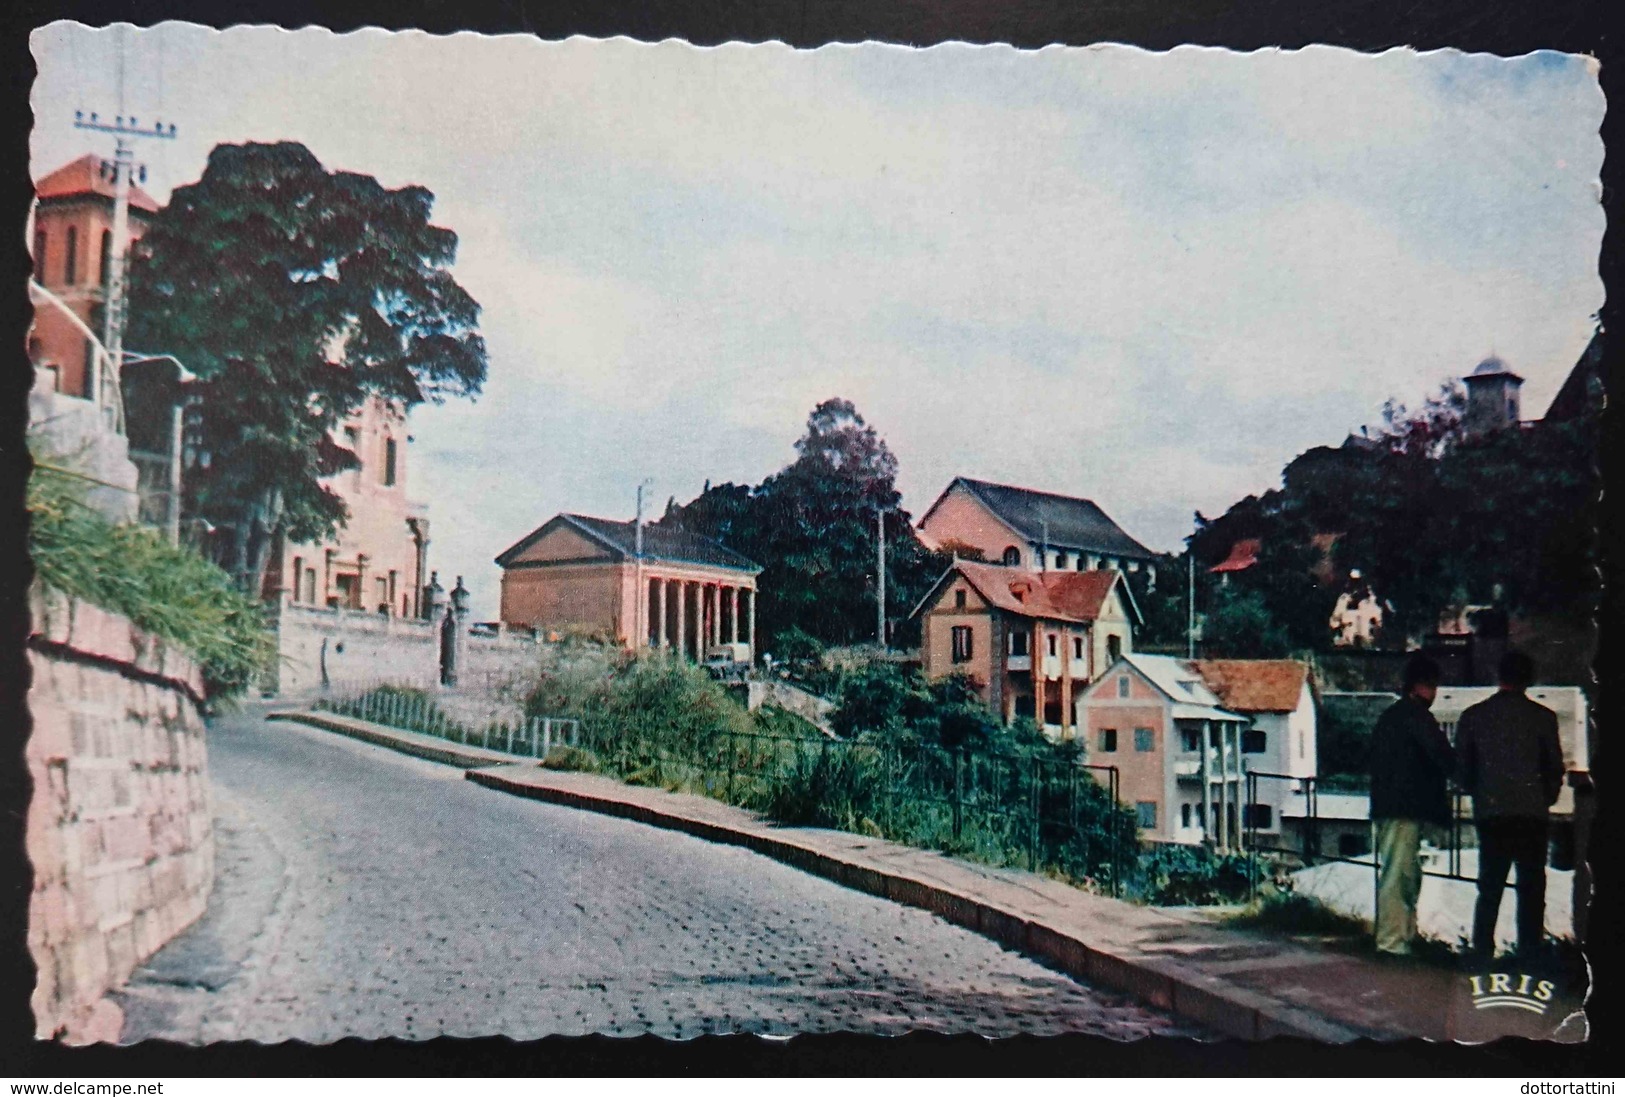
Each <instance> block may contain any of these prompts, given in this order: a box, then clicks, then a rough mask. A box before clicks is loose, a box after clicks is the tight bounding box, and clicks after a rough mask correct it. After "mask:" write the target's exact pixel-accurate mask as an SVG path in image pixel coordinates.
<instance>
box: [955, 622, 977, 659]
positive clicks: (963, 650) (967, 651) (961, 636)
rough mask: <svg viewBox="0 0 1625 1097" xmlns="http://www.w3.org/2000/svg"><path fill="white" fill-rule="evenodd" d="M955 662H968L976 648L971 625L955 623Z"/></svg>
mask: <svg viewBox="0 0 1625 1097" xmlns="http://www.w3.org/2000/svg"><path fill="white" fill-rule="evenodd" d="M953 645H954V662H956V663H968V662H970V659H971V653H972V651H973V650H974V642H973V641H972V640H971V630H970V626H969V625H955V626H954V628H953Z"/></svg>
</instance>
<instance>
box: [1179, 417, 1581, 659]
mask: <svg viewBox="0 0 1625 1097" xmlns="http://www.w3.org/2000/svg"><path fill="white" fill-rule="evenodd" d="M1461 407H1462V398H1461V394H1460V391H1459V388H1458V387H1456V386H1452V385H1445V386H1442V387H1441V388H1440V389H1439V391H1438V392H1437V394H1436V395H1434V396H1431V397H1429V398H1428V400H1427V401H1426V402H1425V403H1424V404H1423V406H1422V407H1420V408H1418V409H1415V410H1414V411H1412V410H1407V409H1405V408H1403V407H1402V406H1400V405H1398V404H1397V403H1395V402H1393V401H1390V402H1389V403H1388V405H1387V406H1385V408H1384V414H1383V419H1384V422H1383V425H1382V426H1381V427H1380V428H1379V429H1378V430H1377V431H1374V432H1366V434H1365V436H1364V437H1363V438H1361V439H1357V440H1353V441H1352V442H1351V443H1349V444H1345V445H1343V446H1340V447H1337V448H1329V447H1319V448H1316V449H1312V450H1309V451H1308V452H1306V453H1304V454H1302V455H1300V456H1299V457H1297V458H1295V459H1294V460H1293V461H1292V462H1291V463H1290V464H1289V465H1288V466H1287V467H1286V469H1285V472H1284V474H1283V477H1282V486H1281V488H1280V489H1278V490H1274V491H1269V492H1265V493H1264V494H1263V495H1262V496H1258V497H1248V498H1247V499H1244V500H1242V501H1241V502H1239V503H1237V504H1236V505H1235V506H1233V507H1231V508H1230V510H1229V511H1227V512H1226V513H1225V514H1224V515H1222V516H1221V517H1219V518H1217V519H1214V520H1212V521H1207V520H1204V519H1202V518H1201V517H1200V516H1198V529H1197V532H1196V534H1195V535H1194V536H1193V538H1192V548H1193V550H1194V551H1195V552H1196V553H1197V558H1198V561H1199V566H1202V565H1203V564H1212V563H1215V562H1217V560H1218V559H1220V558H1222V556H1223V555H1224V553H1225V552H1226V551H1228V549H1229V546H1230V545H1231V544H1233V543H1234V542H1235V541H1236V540H1240V539H1242V538H1249V537H1256V538H1259V539H1260V540H1261V541H1262V549H1261V551H1260V554H1259V562H1258V564H1257V565H1255V566H1254V567H1252V568H1248V569H1247V570H1245V571H1242V572H1239V573H1236V574H1234V575H1233V576H1232V577H1231V582H1232V585H1233V586H1234V587H1235V589H1234V590H1231V591H1227V592H1226V593H1225V594H1224V596H1223V601H1224V606H1223V610H1224V613H1225V615H1226V616H1227V620H1228V624H1226V625H1225V629H1224V634H1225V635H1226V636H1228V637H1229V642H1230V644H1231V645H1232V646H1236V647H1253V646H1257V645H1256V644H1254V643H1253V642H1252V641H1250V640H1248V639H1247V638H1246V634H1247V633H1249V632H1252V633H1255V634H1256V633H1259V632H1260V631H1262V630H1266V629H1280V630H1282V632H1284V635H1285V637H1286V642H1287V644H1288V646H1289V647H1292V648H1306V647H1318V646H1323V645H1324V644H1325V643H1326V642H1327V640H1329V633H1328V631H1327V629H1326V627H1325V623H1326V619H1327V615H1328V614H1329V612H1330V610H1331V606H1332V602H1333V600H1334V599H1335V597H1336V593H1337V590H1338V589H1339V587H1340V585H1341V580H1342V577H1344V576H1347V575H1349V573H1350V572H1352V571H1355V570H1358V571H1359V572H1360V573H1361V576H1362V579H1363V581H1365V582H1367V583H1369V584H1370V586H1371V588H1372V589H1373V590H1375V591H1376V593H1377V594H1378V595H1379V596H1380V597H1381V598H1382V599H1383V602H1384V605H1385V607H1386V613H1387V616H1386V619H1385V621H1384V633H1385V635H1387V636H1389V637H1391V638H1393V639H1395V640H1403V639H1405V638H1406V637H1416V636H1419V635H1421V634H1424V633H1426V632H1427V631H1429V630H1431V629H1432V628H1433V627H1434V624H1435V622H1436V621H1437V619H1438V615H1439V613H1440V611H1441V610H1444V609H1447V608H1452V607H1460V606H1462V605H1466V604H1478V605H1494V606H1497V607H1499V608H1501V609H1503V610H1506V611H1508V612H1511V613H1515V614H1524V615H1538V616H1546V617H1555V618H1558V619H1562V620H1567V621H1570V622H1582V623H1583V622H1585V621H1586V620H1587V619H1588V618H1589V615H1590V614H1591V612H1592V610H1593V608H1594V602H1595V599H1596V597H1597V576H1596V571H1595V560H1594V555H1595V536H1594V532H1593V531H1594V530H1595V528H1596V523H1597V520H1598V509H1597V507H1598V503H1597V500H1598V494H1599V490H1600V477H1599V475H1598V472H1597V469H1596V467H1595V461H1596V452H1597V451H1596V447H1597V431H1598V423H1597V418H1596V415H1595V413H1594V412H1593V413H1591V414H1589V415H1582V416H1579V417H1576V418H1573V419H1570V420H1565V421H1544V422H1540V423H1537V424H1534V425H1533V426H1532V427H1530V428H1528V429H1520V428H1512V429H1506V430H1501V431H1496V432H1493V433H1489V434H1483V435H1478V436H1473V435H1470V434H1467V433H1466V432H1464V431H1463V429H1462V426H1461ZM1201 604H1202V603H1201V595H1200V594H1199V595H1198V605H1199V607H1200V606H1201ZM1249 619H1251V620H1250V622H1249Z"/></svg>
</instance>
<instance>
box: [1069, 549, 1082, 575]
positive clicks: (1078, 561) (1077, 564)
mask: <svg viewBox="0 0 1625 1097" xmlns="http://www.w3.org/2000/svg"><path fill="white" fill-rule="evenodd" d="M1072 566H1073V567H1074V568H1076V569H1077V570H1078V571H1082V570H1083V553H1081V552H1080V553H1078V558H1077V559H1076V560H1074V561H1073V563H1072Z"/></svg>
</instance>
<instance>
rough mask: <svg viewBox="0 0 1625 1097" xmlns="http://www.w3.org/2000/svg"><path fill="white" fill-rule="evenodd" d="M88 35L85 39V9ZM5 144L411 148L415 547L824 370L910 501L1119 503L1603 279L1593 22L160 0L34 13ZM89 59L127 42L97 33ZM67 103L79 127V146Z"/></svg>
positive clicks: (1163, 528)
mask: <svg viewBox="0 0 1625 1097" xmlns="http://www.w3.org/2000/svg"><path fill="white" fill-rule="evenodd" d="M121 43H122V53H123V57H124V61H123V64H122V66H121V65H120V64H119V60H118V58H119V55H120V52H121V51H120V44H121ZM33 49H34V54H35V57H36V58H37V60H38V64H39V77H38V81H37V83H36V84H35V87H34V94H33V107H34V113H35V126H36V128H35V130H34V136H33V156H34V170H35V173H36V174H41V173H43V172H44V171H46V170H49V169H51V168H54V167H56V166H57V165H59V164H60V163H62V162H65V161H67V160H70V159H72V158H74V157H76V156H78V155H81V154H83V153H84V152H86V151H91V150H94V151H98V152H102V153H106V152H110V151H111V148H110V145H107V142H105V141H104V140H98V139H96V138H94V137H92V136H91V135H88V134H85V133H82V132H79V131H75V130H74V129H73V127H72V120H73V111H74V110H75V109H76V108H83V109H85V110H98V111H101V112H103V113H108V114H112V113H118V112H119V109H120V92H121V87H122V110H123V112H124V113H129V114H136V115H137V116H139V117H141V118H143V119H153V120H156V119H162V120H164V121H166V122H168V121H173V122H175V123H176V124H177V125H178V126H179V127H180V137H179V139H178V140H176V141H174V142H146V143H145V146H146V147H143V149H142V156H143V158H144V160H145V162H146V163H147V164H148V166H149V182H148V184H147V189H148V190H149V191H151V192H152V193H153V194H154V195H156V196H157V197H158V198H159V199H160V200H162V199H164V198H165V197H166V196H167V194H168V191H169V189H170V188H171V187H174V186H178V185H183V184H186V183H189V182H192V181H194V180H195V179H197V177H198V176H199V175H200V173H201V172H202V170H203V166H204V163H205V160H206V158H207V155H208V152H209V150H210V149H211V148H212V147H213V146H214V145H216V144H218V143H221V142H240V141H250V140H252V141H272V140H296V141H302V142H304V143H305V144H306V145H307V146H309V148H310V149H311V150H312V152H314V153H315V154H316V156H317V157H318V158H320V159H321V160H322V162H323V163H324V164H326V165H327V166H328V167H330V168H344V169H348V170H352V171H360V172H366V173H370V174H373V175H376V176H377V177H378V178H379V179H380V180H381V181H382V182H383V183H384V184H385V185H387V186H401V185H405V184H408V183H419V184H423V185H425V186H427V187H429V188H430V189H431V190H432V191H433V192H434V193H435V195H436V196H437V201H436V205H435V218H436V220H437V221H438V222H439V223H441V224H443V225H445V226H447V227H449V228H452V229H454V230H455V231H456V232H457V233H458V234H459V235H460V237H461V240H462V243H461V248H460V253H459V258H458V263H457V267H456V273H457V277H458V278H459V280H460V281H461V282H462V283H463V284H464V285H465V286H466V287H467V288H468V289H469V290H470V292H472V293H473V295H474V296H475V297H476V298H477V299H478V300H479V301H480V302H481V303H482V304H483V306H484V317H483V330H484V333H485V335H486V338H487V340H488V343H489V347H490V353H491V363H490V380H489V383H488V384H487V386H486V390H485V394H484V395H483V396H482V397H481V398H480V399H479V400H478V401H477V402H474V403H467V402H462V403H458V404H455V405H446V406H444V407H436V408H428V409H424V410H422V411H420V412H419V413H418V414H417V416H416V418H415V425H414V435H415V442H414V443H413V446H412V449H411V456H410V461H411V464H410V471H409V476H410V478H411V479H410V484H411V487H412V491H413V494H414V495H416V496H418V497H420V498H422V499H425V500H427V501H429V503H430V504H431V507H432V516H433V522H434V542H435V543H434V546H433V549H432V552H433V555H434V562H433V566H434V567H436V568H437V569H439V570H440V571H441V572H442V573H443V574H459V573H460V574H464V575H466V576H467V577H468V582H469V583H470V585H471V586H472V587H473V588H474V590H475V592H476V603H475V606H476V611H477V612H478V613H479V614H481V615H492V614H494V612H495V605H496V580H497V571H496V568H495V567H494V565H492V564H491V558H492V557H493V556H494V555H496V553H497V552H499V551H501V550H502V549H503V548H505V547H507V546H508V545H509V544H510V543H512V542H513V541H514V540H516V539H518V538H519V537H520V536H522V535H523V534H525V533H526V532H528V531H529V530H530V529H532V528H533V527H534V526H536V525H538V524H539V523H541V522H542V521H544V520H545V519H547V518H548V517H550V516H552V515H553V514H554V513H555V512H557V511H560V510H574V511H581V512H586V513H593V514H601V515H605V516H609V517H620V518H627V517H630V516H631V513H632V508H633V495H634V491H635V486H636V484H637V482H638V481H639V480H641V479H644V478H646V477H647V478H651V479H652V480H653V482H654V487H653V495H654V497H655V498H656V509H658V507H659V505H661V504H663V503H664V501H665V499H666V498H667V497H668V496H671V495H675V496H676V497H677V498H678V499H679V500H686V499H687V498H689V497H691V496H693V495H694V494H696V493H697V492H698V491H699V490H700V489H701V487H702V486H703V484H704V482H705V481H706V480H707V479H710V480H712V481H723V480H735V481H747V482H755V481H758V480H760V479H761V478H762V477H763V476H765V475H767V474H768V473H771V472H773V471H774V470H775V469H777V468H779V467H780V466H781V465H783V464H784V463H785V462H786V461H788V460H789V459H790V458H791V456H792V450H791V444H792V443H793V441H794V440H795V438H796V437H797V436H798V435H799V434H800V432H801V429H802V425H803V422H804V420H805V417H806V414H807V412H808V410H810V409H811V407H812V406H813V405H814V404H816V403H817V402H818V401H819V400H821V399H824V398H825V397H828V396H833V395H841V396H846V397H849V398H851V399H852V400H854V401H855V402H856V403H857V405H858V407H859V409H860V410H861V411H862V412H863V414H864V415H865V416H866V417H867V418H868V419H869V421H870V422H871V423H873V424H874V425H875V426H876V427H877V428H878V429H879V430H880V431H881V433H882V434H883V435H884V436H885V438H886V439H887V440H888V442H889V443H890V444H891V446H892V448H893V450H894V451H895V452H896V453H897V455H898V458H899V460H900V461H901V464H902V475H901V487H902V489H903V492H904V496H905V504H906V505H907V506H908V507H909V508H911V509H912V510H913V511H914V512H915V514H916V515H918V514H919V513H920V512H921V511H923V510H924V508H925V507H926V506H928V505H929V503H930V502H931V500H932V499H933V498H934V497H935V495H936V494H937V493H938V492H939V491H940V490H941V489H942V488H943V487H944V486H945V485H946V484H947V483H948V481H949V480H950V479H951V478H952V477H953V476H954V475H956V474H966V475H974V476H979V477H983V478H987V479H994V480H1001V481H1005V482H1010V483H1017V484H1023V485H1028V486H1031V487H1036V488H1044V489H1049V490H1054V491H1060V492H1065V493H1071V494H1077V495H1083V496H1088V497H1090V498H1093V499H1095V500H1096V501H1097V502H1099V503H1100V504H1101V505H1102V506H1104V507H1105V508H1106V510H1107V511H1108V512H1109V513H1110V514H1112V515H1113V516H1114V517H1116V518H1117V519H1118V521H1119V522H1120V523H1121V524H1122V525H1123V526H1124V527H1125V528H1127V529H1128V531H1129V532H1130V533H1132V534H1134V535H1135V536H1136V537H1138V538H1140V539H1141V540H1142V541H1145V542H1146V543H1147V544H1149V545H1151V546H1153V547H1155V548H1159V549H1173V548H1176V547H1178V545H1179V543H1180V539H1181V538H1182V537H1183V535H1184V534H1186V533H1187V532H1189V529H1190V521H1191V515H1192V512H1194V511H1196V510H1201V511H1203V512H1204V513H1208V514H1213V513H1215V512H1218V511H1222V510H1223V509H1224V508H1225V507H1226V506H1228V505H1229V504H1230V503H1231V502H1233V501H1235V500H1236V499H1237V498H1239V497H1241V496H1243V495H1245V494H1247V493H1249V492H1256V491H1261V490H1264V489H1266V488H1269V487H1271V486H1273V485H1275V484H1276V483H1277V482H1278V479H1279V473H1280V470H1281V467H1282V465H1283V464H1284V463H1285V462H1286V461H1287V460H1289V459H1290V458H1291V457H1293V456H1294V455H1295V454H1297V453H1299V452H1301V451H1302V450H1303V449H1305V448H1307V447H1309V446H1312V445H1317V444H1322V443H1336V442H1338V441H1340V440H1341V439H1342V438H1343V436H1344V435H1345V434H1346V433H1347V432H1348V431H1349V430H1351V429H1353V428H1356V427H1358V426H1359V425H1360V424H1361V423H1374V422H1376V421H1377V419H1378V417H1379V411H1380V408H1381V405H1382V403H1383V401H1384V400H1385V399H1386V398H1388V397H1390V396H1397V397H1399V398H1400V399H1402V400H1405V401H1408V402H1413V403H1414V402H1417V401H1419V400H1420V399H1421V398H1422V397H1423V396H1424V395H1425V394H1426V393H1427V392H1428V391H1430V390H1431V389H1433V388H1434V387H1435V386H1437V384H1438V383H1439V382H1441V381H1442V380H1444V379H1446V378H1447V377H1450V376H1452V375H1458V374H1460V373H1463V372H1466V371H1468V370H1470V369H1471V368H1472V366H1473V365H1474V364H1475V363H1476V362H1477V361H1478V360H1479V359H1480V358H1482V357H1483V356H1484V355H1486V354H1487V353H1490V352H1491V351H1494V352H1496V353H1499V354H1500V355H1501V356H1502V357H1504V358H1506V359H1507V360H1508V361H1509V362H1510V363H1511V364H1512V365H1513V367H1514V368H1515V369H1517V370H1518V371H1519V372H1520V373H1522V374H1523V375H1524V376H1525V377H1527V378H1528V383H1527V384H1526V386H1525V406H1526V409H1527V411H1526V414H1530V415H1538V414H1539V413H1540V412H1542V411H1543V410H1544V409H1545V406H1546V403H1547V402H1548V401H1549V400H1550V398H1551V396H1552V395H1553V393H1554V392H1555V391H1556V389H1557V386H1558V385H1559V384H1560V383H1561V381H1562V378H1563V376H1564V375H1565V373H1566V372H1567V371H1568V369H1569V368H1570V366H1571V365H1572V364H1573V362H1574V360H1575V359H1576V357H1577V356H1578V355H1579V353H1580V351H1581V350H1582V349H1583V348H1584V345H1585V343H1586V340H1587V339H1588V338H1589V336H1590V332H1591V325H1592V321H1591V317H1592V315H1593V314H1594V313H1595V312H1596V311H1597V309H1598V308H1600V307H1601V304H1602V294H1603V290H1602V284H1601V282H1600V280H1599V278H1598V275H1597V252H1598V247H1599V245H1600V241H1601V237H1602V232H1603V227H1604V219H1603V213H1602V210H1601V207H1600V206H1599V205H1598V201H1597V194H1598V191H1597V174H1598V171H1599V168H1600V165H1601V160H1602V153H1603V149H1602V144H1601V141H1600V139H1599V137H1598V134H1597V129H1598V126H1599V124H1600V122H1601V118H1602V114H1603V99H1602V95H1601V92H1600V91H1599V89H1598V86H1597V81H1596V75H1595V72H1594V69H1593V67H1592V66H1591V64H1590V63H1589V62H1588V61H1587V60H1585V59H1583V58H1576V57H1572V56H1566V55H1562V54H1556V53H1550V52H1543V53H1535V54H1530V55H1528V56H1525V57H1520V58H1515V59H1510V60H1508V59H1501V58H1495V57H1489V56H1484V55H1461V54H1451V53H1434V54H1421V55H1419V54H1414V53H1407V52H1403V51H1392V52H1389V53H1385V54H1382V55H1380V56H1374V57H1373V56H1361V55H1358V54H1354V53H1350V52H1347V51H1343V50H1332V49H1311V50H1305V51H1300V52H1291V53H1288V52H1273V53H1258V54H1233V53H1229V52H1226V51H1222V50H1207V49H1180V50H1176V51H1174V52H1173V53H1168V54H1150V53H1145V52H1142V51H1139V50H1133V49H1128V48H1121V47H1102V48H1092V49H1073V48H1050V49H1045V50H1041V51H1038V52H1022V51H1017V50H1013V49H1008V48H1002V47H966V46H939V47H935V48H932V49H928V50H923V51H910V50H904V49H899V48H894V47H886V46H856V47H851V46H837V47H826V48H824V49H820V50H815V51H810V52H797V51H794V50H791V49H789V48H787V47H783V46H724V47H721V48H718V49H707V50H695V49H692V48H690V47H688V46H686V45H684V44H682V43H678V42H665V43H660V44H655V45H649V44H640V43H634V42H630V41H626V40H613V41H607V42H606V41H588V40H584V39H572V40H569V41H566V42H562V43H543V42H538V41H535V40H532V39H528V38H523V37H518V36H511V37H504V38H482V37H479V36H476V35H471V34H463V35H457V36H454V37H451V38H434V37H431V36H428V35H423V34H404V35H389V34H386V33H383V32H361V33H356V34H349V35H343V36H335V35H332V34H329V33H327V32H325V31H321V30H316V29H307V30H302V31H298V32H285V31H280V30H274V29H266V28H236V29H233V30H229V31H225V32H217V31H212V30H207V29H203V28H197V27H189V26H184V25H180V24H173V23H171V24H163V25H160V26H159V27H157V28H155V29H141V30H138V29H134V28H112V29H102V30H90V29H86V28H82V27H79V26H77V25H75V24H67V23H60V24H53V25H52V26H49V27H46V28H44V29H41V30H39V31H37V32H36V33H35V35H34V40H33ZM121 70H122V76H121V75H120V73H121ZM104 146H106V147H104Z"/></svg>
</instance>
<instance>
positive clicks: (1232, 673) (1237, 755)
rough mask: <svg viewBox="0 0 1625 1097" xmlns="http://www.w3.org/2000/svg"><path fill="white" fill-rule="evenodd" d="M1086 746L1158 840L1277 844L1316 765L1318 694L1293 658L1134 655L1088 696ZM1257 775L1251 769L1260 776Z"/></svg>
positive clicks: (1297, 812) (1299, 807) (1223, 845)
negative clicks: (1113, 772) (1251, 838)
mask: <svg viewBox="0 0 1625 1097" xmlns="http://www.w3.org/2000/svg"><path fill="white" fill-rule="evenodd" d="M1079 700H1080V706H1081V708H1082V716H1083V733H1084V734H1083V738H1084V749H1085V756H1086V758H1087V759H1088V761H1089V763H1090V764H1091V765H1096V766H1113V767H1115V768H1116V769H1117V771H1118V796H1119V798H1120V799H1121V800H1122V802H1123V803H1124V804H1125V805H1126V806H1129V807H1131V808H1132V809H1133V810H1134V812H1135V814H1136V817H1137V819H1138V821H1139V825H1140V829H1141V832H1142V833H1143V834H1144V836H1145V837H1146V838H1148V839H1151V840H1153V841H1164V842H1179V843H1186V844H1200V843H1206V844H1209V845H1212V846H1214V847H1216V848H1219V849H1231V850H1234V849H1239V848H1241V845H1242V839H1243V835H1244V832H1245V831H1247V830H1249V829H1250V830H1252V831H1253V832H1255V833H1256V834H1257V835H1258V836H1259V837H1260V838H1261V839H1262V840H1263V841H1264V842H1266V843H1271V844H1278V843H1279V840H1280V834H1281V827H1282V817H1283V816H1289V817H1291V816H1302V814H1303V811H1304V809H1303V804H1304V800H1305V797H1304V792H1303V784H1304V783H1303V780H1302V778H1305V777H1313V776H1314V775H1315V766H1316V751H1315V733H1316V726H1315V697H1314V691H1313V687H1312V685H1311V681H1310V674H1309V666H1308V664H1306V663H1302V662H1299V661H1297V660H1293V659H1195V660H1190V659H1179V658H1175V657H1173V656H1169V655H1143V654H1138V653H1132V652H1131V653H1127V654H1125V655H1124V657H1123V658H1122V659H1120V660H1118V661H1117V662H1116V663H1114V664H1113V665H1112V666H1111V667H1109V668H1107V670H1106V671H1105V672H1104V673H1103V674H1102V675H1101V676H1100V677H1099V678H1097V679H1096V680H1095V681H1094V682H1093V683H1091V684H1090V685H1089V686H1088V687H1087V688H1086V689H1085V690H1084V691H1083V692H1082V695H1081V696H1080V699H1079ZM1249 775H1252V776H1251V779H1249Z"/></svg>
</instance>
